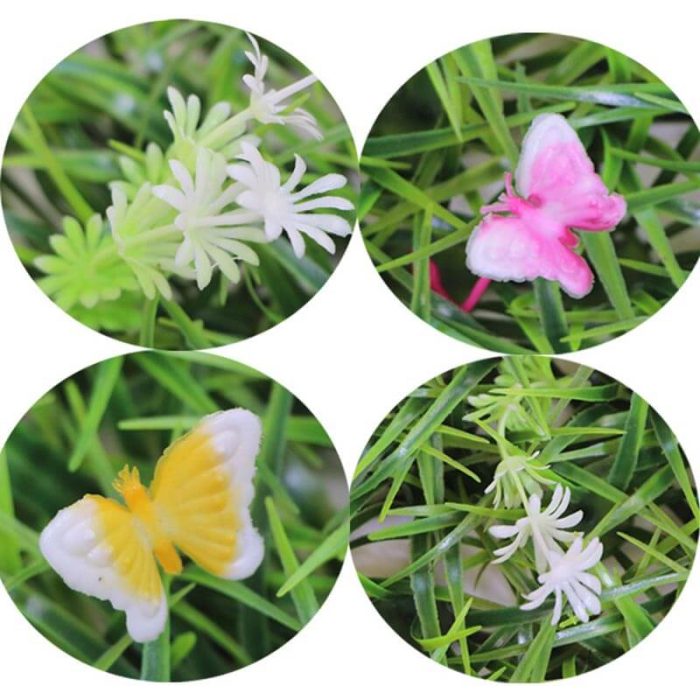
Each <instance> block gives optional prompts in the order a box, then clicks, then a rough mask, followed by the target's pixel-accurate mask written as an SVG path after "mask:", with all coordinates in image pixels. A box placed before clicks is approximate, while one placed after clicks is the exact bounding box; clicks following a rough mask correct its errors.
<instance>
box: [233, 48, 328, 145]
mask: <svg viewBox="0 0 700 700" xmlns="http://www.w3.org/2000/svg"><path fill="white" fill-rule="evenodd" d="M248 39H250V43H251V44H252V45H253V51H252V52H251V51H246V54H245V55H246V56H247V57H248V60H249V61H250V62H251V63H252V64H253V75H250V74H248V75H244V76H243V82H244V83H245V84H246V86H247V87H248V89H249V90H250V108H249V109H250V113H251V114H252V116H253V117H255V119H257V120H258V121H259V122H260V123H261V124H291V125H292V126H296V127H297V128H299V129H300V130H302V131H305V132H306V133H308V134H310V135H311V136H313V137H314V138H317V139H320V138H321V132H320V131H319V129H318V124H317V122H316V119H314V117H313V116H312V115H311V114H309V113H308V112H307V111H306V110H305V109H300V108H298V107H297V108H296V109H294V110H292V111H291V112H289V113H287V114H284V112H285V110H286V109H287V108H288V105H287V103H286V102H285V100H287V99H288V98H289V97H291V96H292V95H296V93H298V92H301V91H302V90H305V89H306V88H307V87H309V85H312V84H313V83H315V82H316V76H315V75H307V76H306V77H305V78H301V80H297V81H296V82H294V83H292V84H291V85H289V86H287V87H286V88H283V89H282V90H274V89H273V88H270V89H269V90H267V91H266V90H265V74H266V73H267V67H268V64H269V60H268V58H267V56H265V55H263V54H262V53H260V47H259V46H258V42H257V41H256V40H255V38H254V37H253V36H252V35H251V34H248Z"/></svg>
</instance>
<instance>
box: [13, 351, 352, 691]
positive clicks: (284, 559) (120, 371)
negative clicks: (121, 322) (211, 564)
mask: <svg viewBox="0 0 700 700" xmlns="http://www.w3.org/2000/svg"><path fill="white" fill-rule="evenodd" d="M233 406H240V407H244V408H247V409H249V410H251V411H253V412H254V413H256V414H257V415H259V416H260V417H261V419H262V420H263V439H262V444H261V450H260V453H259V456H258V460H257V467H258V471H257V478H256V492H255V499H254V501H253V505H252V514H253V521H254V523H255V525H256V527H257V528H258V529H259V530H260V531H261V533H262V534H263V536H264V539H265V552H266V554H265V560H264V562H263V564H262V565H261V567H260V568H259V569H258V571H257V572H256V573H255V574H254V575H253V576H252V577H251V578H248V579H246V580H242V581H227V580H224V579H220V578H218V577H216V576H213V575H211V574H209V573H207V572H205V571H204V570H202V569H200V568H199V567H197V566H196V565H194V564H193V563H191V562H190V563H186V566H185V569H184V571H183V573H182V575H180V576H175V577H166V578H167V579H168V581H167V582H165V581H164V583H166V589H169V611H170V612H169V627H168V628H167V629H166V631H165V632H164V634H163V635H161V636H160V637H159V638H158V639H157V640H155V641H153V642H150V643H148V644H145V645H142V644H137V643H135V642H133V640H132V639H131V638H130V637H129V635H128V634H126V629H125V626H124V614H123V613H121V612H117V611H115V610H114V609H113V608H112V607H111V605H110V604H109V603H106V602H102V601H99V600H97V599H95V598H91V597H88V596H85V595H82V594H81V593H77V592H75V591H73V590H72V589H70V588H68V587H67V586H66V585H65V584H64V583H63V581H62V580H61V579H60V577H59V576H58V575H57V574H56V573H55V572H54V571H53V570H52V569H50V568H49V566H48V564H47V563H46V562H45V560H44V559H43V557H42V556H41V554H40V552H39V550H38V544H37V540H38V534H39V532H40V531H41V530H42V528H43V527H44V526H45V525H46V524H47V523H48V522H49V520H50V519H51V518H53V516H54V515H55V514H56V512H57V511H58V510H59V509H60V508H63V507H65V506H68V505H70V504H71V503H73V502H75V501H76V500H78V499H79V498H80V497H81V496H82V495H84V494H85V493H98V494H102V495H105V496H110V497H112V498H118V496H117V494H116V492H115V491H114V489H113V487H112V481H113V479H114V477H115V476H116V474H117V471H118V470H119V469H120V468H121V467H122V466H123V465H124V464H129V465H137V466H138V467H139V468H140V470H141V473H142V474H143V476H144V481H145V483H149V482H150V479H151V477H152V474H153V468H154V466H155V463H156V461H157V459H158V457H159V456H160V454H161V453H162V451H163V449H164V448H165V447H166V446H167V445H168V444H170V443H171V442H172V440H174V439H175V438H176V437H177V436H179V435H181V434H182V433H183V432H185V431H186V430H188V429H189V428H191V427H192V426H193V425H194V424H195V423H197V422H198V420H199V419H200V418H201V417H203V416H204V415H206V414H209V413H211V412H213V411H217V410H219V409H224V408H230V407H233ZM0 456H1V459H2V461H1V462H0V576H1V577H2V580H3V582H4V584H5V586H6V587H7V589H8V591H9V593H10V596H11V597H12V599H13V601H14V602H15V604H16V605H17V607H18V608H19V610H20V611H21V612H22V614H23V615H25V617H26V618H27V619H28V620H29V622H31V624H32V625H34V626H35V627H36V628H37V629H38V630H39V631H40V632H41V633H42V634H43V635H44V636H45V637H47V638H48V639H49V640H50V641H52V642H53V643H54V644H56V645H57V646H58V647H59V648H61V649H62V650H63V651H65V652H67V653H69V654H71V655H72V656H74V657H76V658H77V659H79V660H81V661H83V662H85V663H87V664H90V665H92V666H94V667H95V668H98V669H102V670H106V671H110V672H112V673H116V674H119V675H122V676H127V677H130V678H139V677H142V678H146V679H149V680H160V681H166V680H173V681H183V680H194V679H199V678H206V677H209V676H215V675H219V674H222V673H226V672H229V671H233V670H235V669H237V668H241V667H243V666H246V665H248V664H250V663H252V662H254V661H256V660H257V659H260V658H262V657H264V656H266V655H267V654H269V653H270V652H272V651H274V650H275V649H277V648H278V647H280V646H282V645H283V644H284V643H285V642H287V641H288V640H289V639H290V638H291V637H293V636H294V635H295V634H296V633H297V632H298V631H299V630H300V629H301V628H302V627H303V626H304V625H305V624H306V623H307V622H308V621H309V619H310V618H311V617H312V616H313V615H314V614H315V613H316V611H317V610H318V608H319V606H320V605H321V604H322V603H323V601H324V600H325V598H326V596H327V595H328V594H329V592H330V590H331V588H332V586H333V584H334V583H335V579H336V576H337V575H338V573H339V569H340V565H341V563H342V560H343V557H344V554H345V549H346V546H347V532H348V526H347V518H346V515H347V512H346V510H345V508H344V507H343V506H342V505H340V504H342V503H343V502H346V500H347V485H346V482H345V478H344V475H343V472H342V468H341V466H340V462H339V459H338V457H337V454H336V453H335V451H334V449H333V447H332V445H331V442H330V440H329V438H328V436H327V435H326V433H325V431H324V430H323V428H322V427H321V425H320V424H319V423H318V422H317V421H316V419H315V418H314V417H313V416H312V415H311V414H310V413H309V412H308V410H307V409H306V408H305V407H304V406H303V405H302V404H300V403H299V401H297V400H296V399H295V398H294V397H293V396H292V395H291V394H290V393H289V392H287V390H286V389H284V388H283V387H282V386H280V385H279V384H276V383H274V382H272V381H271V380H269V379H268V378H267V377H265V376H264V375H261V374H259V373H258V372H256V371H254V370H252V369H250V368H248V367H245V366H243V365H240V364H237V363H234V362H232V361H230V360H225V359H223V358H219V357H215V356H211V355H204V354H200V353H177V354H159V353H138V354H133V355H129V356H126V357H116V358H113V359H111V360H107V361H105V362H103V363H100V364H98V365H95V366H93V367H91V368H88V369H86V370H84V371H82V372H79V373H78V374H76V375H74V376H73V377H70V378H69V379H67V380H65V381H64V382H62V383H61V384H59V385H57V386H56V387H55V388H54V389H52V390H51V391H49V392H48V393H47V394H45V395H44V396H43V397H42V398H41V399H39V400H38V401H37V403H36V404H35V405H34V406H33V407H32V409H31V410H30V411H29V412H28V413H27V414H26V415H25V417H24V418H23V419H22V421H21V422H20V423H19V424H18V426H17V427H16V428H15V430H14V431H13V432H12V434H11V436H10V438H9V439H8V441H7V444H6V446H5V448H4V450H3V452H2V453H0Z"/></svg>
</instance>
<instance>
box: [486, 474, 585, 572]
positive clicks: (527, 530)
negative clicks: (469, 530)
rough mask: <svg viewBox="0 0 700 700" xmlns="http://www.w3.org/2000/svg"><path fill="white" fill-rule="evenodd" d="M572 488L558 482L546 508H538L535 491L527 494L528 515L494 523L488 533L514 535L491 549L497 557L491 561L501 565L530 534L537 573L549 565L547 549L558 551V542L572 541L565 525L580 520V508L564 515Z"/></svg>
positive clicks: (581, 514)
mask: <svg viewBox="0 0 700 700" xmlns="http://www.w3.org/2000/svg"><path fill="white" fill-rule="evenodd" d="M570 500H571V491H570V490H569V489H568V488H564V487H563V486H562V485H561V484H557V487H556V488H555V489H554V493H553V494H552V499H551V500H550V502H549V505H548V506H547V508H546V509H545V510H543V511H541V510H540V509H541V507H542V501H541V498H540V497H539V496H538V495H537V494H533V495H532V496H530V498H529V500H528V505H527V509H526V510H527V515H526V516H525V517H523V518H520V519H519V520H517V521H516V523H515V524H514V525H494V526H493V527H491V528H489V532H490V533H491V534H492V535H493V536H494V537H498V538H499V539H506V538H508V537H514V539H513V541H512V542H511V543H510V544H507V545H506V546H505V547H501V548H499V549H497V550H495V551H494V554H495V555H496V556H497V557H498V559H495V560H494V563H496V564H500V563H502V562H504V561H506V560H507V559H509V558H510V557H512V556H513V554H515V552H516V551H517V550H518V549H520V548H521V547H524V546H525V545H526V544H527V542H528V540H529V539H530V537H532V543H533V546H534V549H535V566H536V567H537V571H538V572H540V573H541V572H543V571H545V569H546V568H547V566H548V565H549V554H550V552H561V548H560V547H559V545H558V542H571V541H572V540H573V539H574V538H575V537H576V535H575V534H574V533H573V532H567V528H570V527H574V526H575V525H578V524H579V523H580V522H581V519H582V518H583V511H581V510H577V511H576V512H575V513H571V514H570V515H567V516H564V517H562V516H563V514H564V512H565V511H566V509H567V508H568V507H569V501H570Z"/></svg>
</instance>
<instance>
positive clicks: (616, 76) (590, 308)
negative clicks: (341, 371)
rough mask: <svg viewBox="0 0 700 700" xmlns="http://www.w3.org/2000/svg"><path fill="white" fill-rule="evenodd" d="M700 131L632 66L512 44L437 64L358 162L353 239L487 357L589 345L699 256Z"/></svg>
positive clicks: (511, 40)
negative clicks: (358, 217)
mask: <svg viewBox="0 0 700 700" xmlns="http://www.w3.org/2000/svg"><path fill="white" fill-rule="evenodd" d="M699 141H700V134H699V133H698V129H697V127H696V126H695V124H694V122H693V119H692V117H691V116H690V115H689V114H688V112H687V110H686V108H685V107H684V106H683V104H682V103H681V102H680V101H679V100H678V98H677V97H676V96H675V95H674V93H673V92H672V91H671V90H670V89H669V88H668V87H667V86H666V85H665V84H664V83H663V82H661V81H660V80H659V79H658V78H657V77H656V76H655V75H654V74H653V73H651V72H650V71H649V70H648V69H647V68H645V67H644V66H642V65H640V64H639V63H637V62H636V61H634V60H632V59H631V58H628V57H627V56H624V55H623V54H620V53H618V52H617V51H615V50H613V49H610V48H608V47H606V46H601V45H600V44H596V43H593V42H590V41H585V40H583V39H576V38H572V37H567V36H559V35H555V34H513V35H506V36H500V37H496V38H494V39H490V40H484V41H478V42H476V43H474V44H469V45H467V46H463V47H462V48H459V49H457V50H456V51H453V52H451V53H448V54H445V55H444V56H442V57H441V58H439V59H438V60H437V61H435V62H433V63H431V64H430V65H428V66H427V67H426V68H424V69H423V70H421V71H419V72H418V73H416V74H415V75H414V76H413V77H412V78H411V79H410V80H408V82H406V84H405V85H403V87H401V88H400V89H399V90H398V92H397V93H396V94H395V95H394V96H393V97H392V98H391V99H390V100H389V102H388V103H387V105H386V106H385V108H384V110H383V111H382V113H381V114H380V116H379V118H378V119H377V121H376V122H375V124H374V126H373V128H372V131H371V133H370V136H369V138H368V140H367V142H366V144H365V147H364V151H363V153H362V174H363V192H362V202H363V203H362V206H361V211H362V216H363V218H362V221H361V230H362V234H363V237H364V241H365V243H366V246H367V250H368V252H369V254H370V256H371V258H372V260H373V262H374V264H375V266H376V268H377V271H378V272H379V273H380V274H381V276H382V278H383V279H384V281H385V282H386V283H387V285H388V286H389V287H390V289H391V290H392V291H393V292H394V293H395V294H396V295H397V296H398V298H399V299H401V300H402V301H403V302H404V303H405V304H406V305H407V306H409V307H410V309H411V311H413V312H414V313H415V314H416V315H417V316H418V317H419V318H421V319H422V320H424V321H426V322H427V323H429V324H431V325H432V326H433V327H434V328H437V329H438V330H440V331H442V332H444V333H447V334H448V335H450V336H452V337H454V338H457V339H459V340H463V341H466V342H469V343H472V344H474V345H478V346H481V347H484V348H487V349H490V350H494V351H496V352H502V353H511V354H513V353H523V352H535V353H553V352H554V353H561V352H568V351H572V350H579V349H581V348H586V347H590V346H594V345H598V344H599V343H602V342H605V341H606V340H610V339H612V338H615V337H617V336H619V335H620V334H622V333H625V332H627V331H629V330H632V329H633V328H635V327H636V326H638V325H639V324H640V323H642V322H643V321H645V320H646V319H647V318H649V316H651V315H652V314H654V313H656V311H658V310H659V309H660V308H661V307H662V306H663V305H664V304H666V302H668V301H669V300H670V299H671V297H672V296H673V295H674V294H675V292H676V291H677V290H678V288H679V287H680V286H681V285H682V284H683V283H684V282H685V280H686V278H687V276H688V274H689V273H690V271H691V270H692V269H693V267H694V265H695V263H696V261H697V258H698V254H699V252H700V227H699V224H700V197H699V195H698V192H699V190H700V177H699V176H700V158H699V157H698V156H699V154H700V147H699V146H698V143H699Z"/></svg>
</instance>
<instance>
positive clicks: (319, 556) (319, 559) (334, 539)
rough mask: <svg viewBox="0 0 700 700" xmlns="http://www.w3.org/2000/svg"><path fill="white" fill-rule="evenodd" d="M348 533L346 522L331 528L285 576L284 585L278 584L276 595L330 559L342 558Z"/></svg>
mask: <svg viewBox="0 0 700 700" xmlns="http://www.w3.org/2000/svg"><path fill="white" fill-rule="evenodd" d="M349 534H350V533H349V527H348V523H347V522H345V523H343V524H342V525H340V526H339V527H337V528H336V529H335V530H333V531H332V532H331V533H330V534H329V535H328V537H326V538H325V539H324V540H323V542H321V544H320V545H319V546H318V547H316V549H314V551H313V552H311V554H309V556H308V557H306V559H304V561H303V562H302V563H301V564H300V565H299V567H298V568H297V570H296V571H295V572H294V573H293V574H292V575H291V576H289V577H288V578H287V580H286V581H285V582H284V585H282V586H280V589H279V590H278V591H277V596H278V597H281V596H284V595H286V594H287V593H289V592H290V591H291V590H292V589H293V588H295V587H296V586H298V585H299V584H300V583H301V582H302V581H304V580H305V579H307V578H308V577H309V576H311V574H312V573H313V572H314V571H316V569H318V568H319V567H320V566H322V565H323V564H325V563H326V562H327V561H329V560H330V559H342V558H343V555H344V553H345V550H346V549H347V547H348V537H349Z"/></svg>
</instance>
